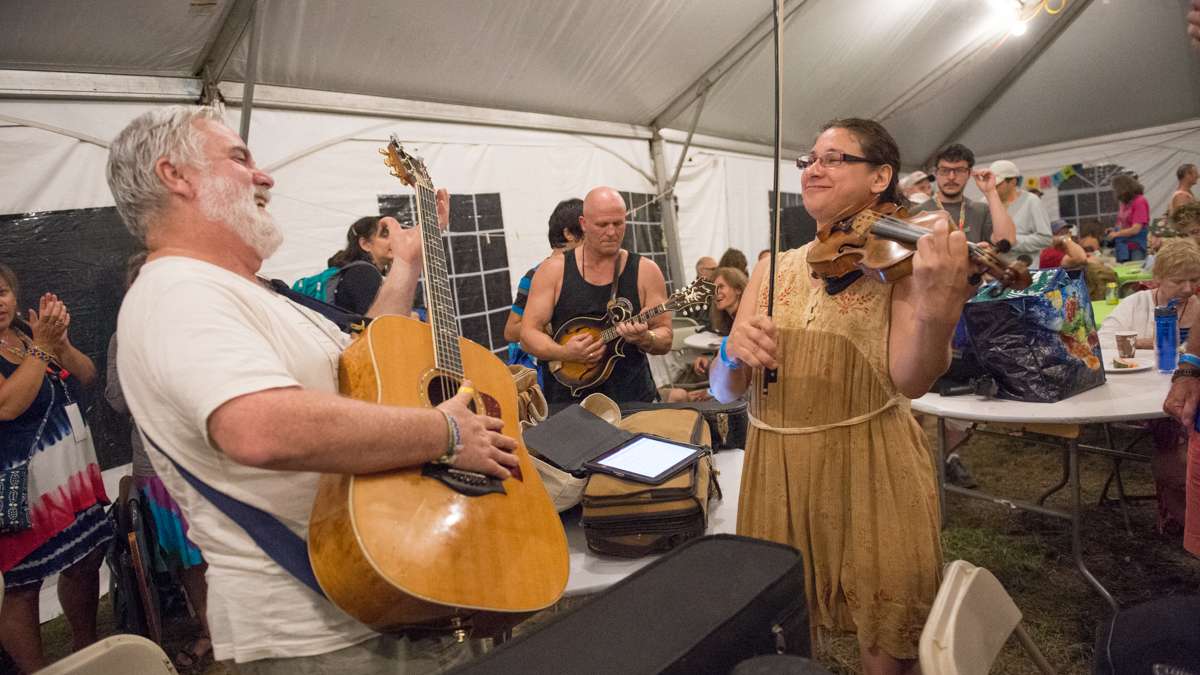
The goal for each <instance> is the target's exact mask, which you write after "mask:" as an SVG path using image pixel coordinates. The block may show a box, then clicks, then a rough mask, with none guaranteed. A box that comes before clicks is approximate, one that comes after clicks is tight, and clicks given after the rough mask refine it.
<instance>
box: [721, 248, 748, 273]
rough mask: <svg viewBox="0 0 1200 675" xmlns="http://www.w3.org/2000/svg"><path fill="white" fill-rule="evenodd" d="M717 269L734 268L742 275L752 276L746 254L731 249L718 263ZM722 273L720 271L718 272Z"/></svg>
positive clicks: (722, 255) (723, 254)
mask: <svg viewBox="0 0 1200 675" xmlns="http://www.w3.org/2000/svg"><path fill="white" fill-rule="evenodd" d="M717 267H718V268H720V267H732V268H734V269H736V270H739V271H740V272H741V273H742V274H746V275H748V274H750V269H749V263H747V262H746V254H745V253H742V252H741V251H739V250H737V249H736V248H731V249H728V250H726V251H725V252H724V253H722V254H721V259H720V260H719V261H717ZM717 271H718V272H719V271H720V270H719V269H718V270H717Z"/></svg>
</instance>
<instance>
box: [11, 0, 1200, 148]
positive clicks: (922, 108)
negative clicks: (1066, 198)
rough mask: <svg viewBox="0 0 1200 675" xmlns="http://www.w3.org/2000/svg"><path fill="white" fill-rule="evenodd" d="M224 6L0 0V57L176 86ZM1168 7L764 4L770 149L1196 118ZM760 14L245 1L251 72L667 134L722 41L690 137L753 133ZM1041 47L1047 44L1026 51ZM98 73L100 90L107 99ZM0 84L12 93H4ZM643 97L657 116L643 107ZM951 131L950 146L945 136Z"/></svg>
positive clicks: (640, 1)
mask: <svg viewBox="0 0 1200 675" xmlns="http://www.w3.org/2000/svg"><path fill="white" fill-rule="evenodd" d="M1037 1H1040V0H1027V2H1033V3H1034V4H1036V2H1037ZM238 2H242V3H243V4H242V6H241V9H244V8H245V7H246V6H247V5H248V4H249V3H247V2H245V0H238V1H235V0H190V1H188V0H170V1H164V0H108V1H104V2H86V3H81V2H77V1H74V0H39V1H38V2H26V1H22V0H0V17H2V19H0V20H2V21H3V24H4V34H5V39H4V40H3V41H0V69H5V70H10V71H11V70H32V71H68V72H90V73H109V74H121V75H137V76H158V77H171V78H192V79H193V80H194V79H195V78H196V76H197V74H198V73H200V71H201V70H202V67H203V65H204V63H205V61H206V58H208V57H210V56H211V55H213V54H217V55H219V54H220V52H221V47H222V46H223V39H222V38H221V29H222V26H227V27H229V28H234V29H236V28H238V27H239V26H240V25H241V24H239V20H240V19H239V17H241V16H242V15H243V14H244V12H243V13H239V11H238V9H239V6H238ZM1049 4H1050V5H1051V6H1054V5H1055V4H1057V2H1056V1H1055V0H1051V1H1050V2H1049ZM1184 4H1185V0H1094V1H1090V2H1089V0H1069V1H1068V3H1067V9H1066V10H1064V11H1063V12H1062V13H1061V14H1059V15H1057V16H1050V15H1048V14H1046V13H1044V12H1043V13H1041V14H1040V15H1039V16H1037V17H1036V18H1035V19H1034V20H1033V21H1031V22H1030V24H1029V31H1028V33H1027V34H1025V35H1022V36H1011V35H1008V34H1007V32H1006V31H1004V30H1003V29H998V28H997V26H996V24H995V22H993V21H991V20H989V17H990V16H991V13H992V12H993V10H992V8H991V6H990V4H989V2H986V1H985V0H792V1H791V2H788V3H786V6H785V12H786V13H787V15H788V21H787V23H786V27H785V45H784V58H785V84H784V91H785V124H784V136H785V144H786V145H788V146H790V147H792V148H799V147H803V146H804V145H806V144H807V143H808V142H809V140H810V139H811V137H812V135H813V134H814V132H815V131H816V129H817V128H818V127H819V125H820V124H821V123H822V122H823V121H825V120H827V119H829V118H831V117H834V116H849V115H859V116H869V117H875V118H877V119H880V120H881V121H883V122H884V123H885V125H887V126H888V127H889V128H890V129H891V131H892V132H893V134H894V135H895V136H896V137H897V139H898V140H899V141H900V144H901V149H902V152H903V156H904V158H905V163H906V164H910V165H915V164H918V163H919V162H920V161H921V160H922V159H924V158H925V157H927V156H928V155H929V154H930V153H931V152H933V151H934V150H935V149H936V148H937V147H938V146H939V145H940V144H942V143H944V142H946V141H948V140H964V141H966V142H967V143H968V144H969V145H972V146H973V147H974V148H975V149H976V151H977V152H978V153H979V154H987V155H996V154H1003V153H1004V152H1006V151H1014V150H1017V149H1020V148H1027V147H1031V146H1035V145H1040V144H1044V143H1048V142H1056V141H1063V140H1069V139H1072V138H1082V137H1088V136H1095V135H1099V134H1105V133H1112V132H1116V131H1122V130H1128V129H1136V128H1142V127H1147V126H1151V125H1155V124H1165V123H1170V122H1176V121H1180V120H1185V119H1190V118H1195V117H1198V116H1200V65H1198V60H1197V59H1196V58H1195V56H1194V55H1193V54H1192V53H1190V51H1189V49H1188V45H1187V39H1186V36H1185V31H1184V27H1183V21H1182V17H1183V14H1184V11H1185V10H1184ZM770 6H771V3H770V2H768V1H766V0H755V1H754V2H747V1H745V0H738V1H732V2H731V1H729V0H603V1H600V0H445V1H443V2H414V1H408V2H396V1H392V0H345V1H341V2H338V1H335V0H260V3H259V10H258V11H259V17H258V25H259V36H260V40H261V42H260V48H259V51H258V59H257V61H258V64H257V73H256V76H255V79H256V80H257V82H258V83H260V84H262V85H274V86H277V87H287V88H294V89H300V90H319V91H327V92H342V93H351V94H366V95H372V96H377V97H384V98H386V99H403V100H406V101H418V102H433V103H441V104H456V105H463V106H471V107H472V108H486V109H500V110H514V111H524V112H532V113H542V114H547V115H554V116H561V117H567V118H579V119H585V120H599V121H605V122H617V123H622V124H624V125H630V126H628V127H624V128H628V129H634V130H641V134H642V135H644V134H645V132H646V131H647V127H650V126H655V122H656V121H657V122H658V124H657V126H663V127H671V128H675V129H686V128H687V126H688V124H689V123H690V121H691V119H692V110H691V109H688V108H687V107H686V106H685V105H684V104H686V103H687V102H688V101H690V100H692V97H691V96H685V97H684V98H682V99H681V96H683V95H685V94H689V93H692V92H694V91H695V89H694V87H693V86H692V85H693V84H695V83H696V82H697V81H700V80H702V78H703V77H704V76H705V75H706V73H708V74H710V75H711V73H710V68H712V67H713V66H715V65H718V64H720V65H723V66H728V65H729V64H730V61H732V60H734V59H731V58H730V57H729V56H728V55H729V54H730V52H731V51H732V52H733V54H734V56H737V55H739V54H741V53H743V52H744V53H745V54H746V56H745V58H742V59H737V60H736V63H734V64H733V67H732V68H730V69H729V72H728V73H727V74H725V76H724V77H721V78H720V79H719V80H718V81H717V83H716V85H715V86H714V87H713V88H712V90H711V91H710V92H709V94H708V96H707V99H706V104H705V108H704V110H703V112H702V114H701V116H700V118H699V125H698V132H699V133H701V134H705V135H709V136H715V137H722V138H727V139H738V140H744V141H751V142H756V143H769V142H770V141H771V138H772V133H773V132H772V118H771V107H772V100H771V92H772V70H771V68H772V54H771V50H770V47H771V41H770V39H769V35H768V34H766V32H765V30H764V29H765V28H766V27H768V26H769V16H770ZM1078 10H1082V11H1078ZM1075 14H1078V16H1077V17H1074V16H1073V15H1075ZM1072 19H1074V20H1072ZM243 23H244V21H243ZM1068 24H1069V25H1068ZM1060 28H1065V30H1062V31H1061V35H1059V36H1058V37H1057V39H1055V40H1049V39H1048V36H1050V35H1052V34H1055V33H1058V32H1059V31H1058V30H1057V29H1060ZM232 34H233V35H234V37H237V36H238V35H240V31H237V30H234V31H232ZM246 42H247V41H246V40H240V41H237V42H233V41H229V42H227V43H224V44H231V45H232V44H236V45H237V46H236V47H234V48H233V49H232V55H231V57H230V58H229V59H228V65H227V67H225V68H224V71H223V73H222V78H223V79H224V80H230V81H240V80H242V79H243V78H244V77H245V74H246V70H247V69H246V61H247V58H246V53H247V48H246ZM1045 42H1050V44H1049V47H1048V49H1046V50H1045V51H1044V52H1043V51H1041V50H1039V49H1037V48H1038V47H1039V46H1040V45H1041V44H1042V43H1045ZM1038 52H1040V56H1039V57H1038V58H1033V56H1036V55H1037V54H1036V53H1038ZM1025 66H1028V67H1027V68H1026V67H1025ZM215 70H220V63H218V64H217V67H216V68H215ZM720 70H724V68H721V69H720ZM1016 75H1019V77H1015V78H1014V76H1016ZM22 81H23V82H29V81H31V80H29V79H28V77H26V79H24V80H22ZM120 86H121V85H116V88H115V89H113V90H110V92H109V96H110V97H111V98H120V97H121V92H120ZM139 86H140V87H141V88H142V89H144V86H143V85H139ZM85 88H86V87H85ZM0 89H2V91H0V95H3V96H7V97H19V96H21V95H22V92H21V91H20V90H19V87H0ZM78 89H79V88H78V87H76V88H74V89H73V90H72V91H71V92H69V93H68V92H59V94H60V95H64V96H65V95H68V94H74V93H77V90H78ZM139 91H141V89H139ZM42 93H43V94H44V93H45V92H42ZM26 94H27V95H28V94H29V92H26ZM175 95H176V96H178V94H177V93H176V94H175ZM35 96H36V94H35ZM297 98H298V97H297V96H295V95H293V96H292V97H291V99H292V100H293V101H294V100H296V99H297ZM299 98H303V94H301V95H300V96H299ZM993 99H994V101H993ZM265 104H266V105H272V104H271V103H270V102H269V101H267V102H265ZM275 105H280V104H279V103H278V102H276V103H275ZM977 108H979V110H978V113H979V114H972V113H973V111H976V109H977ZM664 111H670V112H672V113H676V114H674V115H671V116H670V119H662V113H663V112H664ZM976 117H977V118H978V119H977V121H975V123H973V124H971V125H969V126H968V127H966V128H962V125H963V123H964V120H971V119H974V118H976ZM596 128H597V129H599V128H601V127H596ZM608 129H609V130H610V132H611V133H614V134H618V135H619V134H621V133H622V131H620V129H622V127H608ZM956 131H958V132H959V134H960V138H953V139H952V137H951V135H952V134H954V133H955V132H956Z"/></svg>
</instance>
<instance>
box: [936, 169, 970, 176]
mask: <svg viewBox="0 0 1200 675" xmlns="http://www.w3.org/2000/svg"><path fill="white" fill-rule="evenodd" d="M934 173H936V174H937V175H938V176H940V177H942V178H949V177H950V176H966V175H967V174H969V173H971V167H969V166H956V167H954V168H947V167H944V166H939V167H938V168H937V169H936V170H935V171H934Z"/></svg>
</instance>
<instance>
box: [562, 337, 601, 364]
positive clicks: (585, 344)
mask: <svg viewBox="0 0 1200 675" xmlns="http://www.w3.org/2000/svg"><path fill="white" fill-rule="evenodd" d="M562 349H563V358H561V359H559V361H569V362H571V363H596V362H597V361H599V360H600V359H601V357H603V356H604V343H603V342H601V341H599V340H597V339H596V338H594V337H592V336H591V335H588V334H587V333H578V334H576V335H574V336H572V337H571V339H570V340H567V341H566V343H564V344H563V345H562Z"/></svg>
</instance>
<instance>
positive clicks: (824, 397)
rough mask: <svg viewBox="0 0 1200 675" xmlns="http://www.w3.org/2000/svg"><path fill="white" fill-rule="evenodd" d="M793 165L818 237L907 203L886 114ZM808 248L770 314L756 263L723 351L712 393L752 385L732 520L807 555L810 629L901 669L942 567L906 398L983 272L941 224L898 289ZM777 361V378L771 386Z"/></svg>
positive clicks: (929, 481)
mask: <svg viewBox="0 0 1200 675" xmlns="http://www.w3.org/2000/svg"><path fill="white" fill-rule="evenodd" d="M797 164H798V165H799V166H800V167H801V169H802V173H801V184H802V187H803V192H804V205H805V207H806V208H807V209H808V211H809V213H811V214H812V216H813V217H814V218H815V219H816V221H817V226H818V232H819V233H825V234H828V233H829V232H831V230H833V228H834V226H835V225H836V224H838V223H839V222H841V221H843V220H845V219H846V218H850V217H853V216H854V215H855V214H857V213H859V212H860V211H862V210H863V209H867V208H872V207H876V208H878V207H882V206H884V205H886V204H894V203H897V202H899V201H900V196H899V193H898V191H897V175H898V173H899V169H900V152H899V149H898V148H897V146H896V142H895V140H893V139H892V137H891V135H890V134H889V133H888V132H887V130H886V129H884V128H883V127H882V126H881V125H879V124H878V123H876V122H873V121H870V120H863V119H841V120H834V121H833V122H830V123H829V124H827V125H825V127H824V130H823V131H822V132H821V134H820V135H819V136H818V137H817V140H816V143H815V144H814V145H813V148H812V152H811V154H809V155H805V156H803V157H801V158H800V159H799V160H798V161H797ZM813 245H814V244H811V243H810V244H808V245H805V246H803V247H801V248H798V249H793V250H790V251H787V252H785V253H782V254H780V255H779V257H778V260H777V272H776V297H775V305H774V316H773V317H771V318H768V317H767V316H766V304H767V291H768V282H767V281H766V280H764V277H765V276H767V274H768V271H767V270H768V267H769V261H768V260H764V261H762V263H760V264H758V265H757V266H756V268H755V270H754V274H753V276H752V277H751V279H750V283H749V286H747V288H746V292H745V294H744V296H743V299H742V306H741V310H740V311H739V312H738V313H737V319H736V321H735V322H734V326H733V331H732V333H731V334H730V336H729V338H728V339H727V341H726V343H725V344H724V345H723V349H722V352H721V354H720V355H719V357H718V358H716V359H714V360H713V365H712V371H711V378H710V381H711V384H712V390H713V392H714V394H715V396H716V397H717V398H718V399H720V400H722V401H730V400H733V399H736V398H737V397H739V396H741V395H742V394H743V393H744V392H746V391H747V390H748V389H749V390H751V401H750V412H751V424H752V428H751V430H750V435H749V438H748V440H747V442H746V458H745V465H744V468H743V471H742V493H741V494H742V496H741V502H740V504H739V505H738V528H737V529H738V533H739V534H743V535H748V536H752V537H758V538H763V539H770V540H774V541H778V542H782V543H785V544H789V545H791V546H795V547H796V548H798V549H799V550H800V551H801V552H803V554H804V565H805V584H806V591H807V597H808V602H809V615H810V617H811V621H812V624H813V626H814V629H818V630H823V631H839V632H855V633H857V636H858V641H859V646H860V650H861V653H862V660H863V670H864V671H865V672H868V673H901V672H907V671H909V670H912V669H913V668H914V667H915V664H916V661H915V659H916V657H917V641H918V638H919V637H920V634H921V628H922V626H923V625H924V623H925V618H926V615H927V614H928V612H929V608H930V604H931V603H932V602H933V599H934V596H935V595H936V593H937V588H938V582H939V576H940V571H941V565H942V555H941V547H940V544H939V538H938V535H939V515H938V503H937V492H936V488H935V482H934V468H933V463H932V460H931V455H930V450H929V446H928V444H927V441H926V438H925V435H924V433H923V432H922V431H921V428H920V427H919V426H918V425H917V423H916V421H915V420H914V419H913V416H912V413H911V412H910V402H909V399H911V398H914V397H918V396H921V395H923V394H924V393H925V392H926V391H927V390H928V389H929V387H930V386H931V385H932V384H933V382H934V380H935V379H936V378H937V377H938V376H940V375H941V374H942V373H943V372H944V371H945V370H946V368H947V367H948V366H949V364H950V338H951V334H952V333H953V331H954V326H955V324H956V323H957V321H958V317H959V314H960V313H961V311H962V307H963V304H964V303H965V302H966V300H967V299H968V298H969V297H970V295H971V293H972V292H973V290H974V289H973V287H972V286H971V285H970V283H969V282H968V277H969V276H970V275H971V274H972V272H973V265H972V264H971V263H970V262H969V261H968V252H967V241H966V239H965V237H964V235H963V234H962V233H961V232H951V231H950V229H949V227H948V221H946V220H945V219H942V220H941V221H940V222H939V223H938V224H936V225H935V226H934V227H933V229H932V230H930V231H929V232H928V233H927V234H925V235H924V236H921V238H920V240H919V241H918V243H917V250H916V253H915V255H914V256H912V259H911V260H912V273H911V275H908V276H904V277H903V278H900V279H898V280H896V281H894V282H892V283H885V282H881V281H879V280H877V279H876V278H872V277H871V276H870V275H863V274H862V273H861V272H858V271H855V272H851V273H850V274H848V275H846V276H843V277H840V278H827V279H814V278H813V277H812V275H811V274H810V268H809V265H808V262H807V259H808V254H809V250H810V248H811V247H812V246H813ZM767 368H777V369H778V382H777V383H775V384H772V385H770V388H769V389H768V390H767V393H766V394H763V391H762V385H761V382H762V374H763V369H767Z"/></svg>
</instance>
